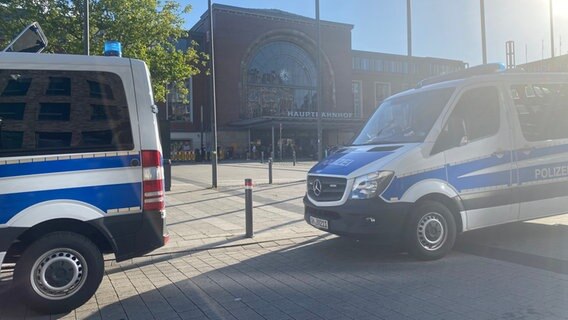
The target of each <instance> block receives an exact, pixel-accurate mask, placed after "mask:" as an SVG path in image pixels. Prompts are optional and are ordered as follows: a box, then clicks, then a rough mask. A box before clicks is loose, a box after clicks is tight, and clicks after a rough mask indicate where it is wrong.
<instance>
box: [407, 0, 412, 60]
mask: <svg viewBox="0 0 568 320" xmlns="http://www.w3.org/2000/svg"><path fill="white" fill-rule="evenodd" d="M406 38H407V39H406V42H407V47H408V56H409V57H411V56H412V0H406Z"/></svg>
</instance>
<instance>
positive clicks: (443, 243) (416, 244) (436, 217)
mask: <svg viewBox="0 0 568 320" xmlns="http://www.w3.org/2000/svg"><path fill="white" fill-rule="evenodd" d="M455 240H456V223H455V219H454V216H453V215H452V212H451V211H450V210H449V209H448V208H447V207H446V206H444V205H443V204H441V203H439V202H435V201H424V202H421V203H419V204H418V205H417V206H416V207H415V208H414V210H413V211H412V215H411V217H410V220H409V223H408V225H407V229H406V245H407V249H408V252H409V253H410V254H411V255H412V256H414V257H415V258H417V259H420V260H436V259H440V258H442V257H444V256H445V255H446V254H447V253H448V252H450V250H451V249H452V247H453V246H454V242H455Z"/></svg>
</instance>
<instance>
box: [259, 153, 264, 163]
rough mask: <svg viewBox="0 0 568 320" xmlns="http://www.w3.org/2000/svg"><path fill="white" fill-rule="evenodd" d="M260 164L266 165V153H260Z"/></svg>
mask: <svg viewBox="0 0 568 320" xmlns="http://www.w3.org/2000/svg"><path fill="white" fill-rule="evenodd" d="M260 163H264V151H261V152H260Z"/></svg>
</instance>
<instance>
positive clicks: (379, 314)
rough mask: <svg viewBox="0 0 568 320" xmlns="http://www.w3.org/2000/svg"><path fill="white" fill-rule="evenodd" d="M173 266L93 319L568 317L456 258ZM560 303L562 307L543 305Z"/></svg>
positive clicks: (286, 253)
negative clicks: (430, 260) (425, 260)
mask: <svg viewBox="0 0 568 320" xmlns="http://www.w3.org/2000/svg"><path fill="white" fill-rule="evenodd" d="M170 258H171V259H170V260H164V261H160V262H154V263H155V264H153V265H145V264H134V265H132V266H128V265H126V266H124V267H126V268H123V267H122V266H120V267H115V268H117V269H122V270H125V269H130V271H129V272H125V273H124V274H115V276H114V277H113V276H110V277H109V278H105V281H110V282H111V283H112V287H111V286H110V284H107V285H106V288H105V289H104V290H103V291H101V290H99V293H98V294H97V298H99V297H101V298H103V297H104V294H105V293H106V292H111V294H118V296H122V297H123V298H122V299H121V300H118V301H116V300H115V301H112V299H109V300H107V301H112V302H109V303H105V304H102V305H101V304H100V303H99V305H100V309H99V310H98V311H96V310H92V311H90V313H85V314H84V315H85V316H86V317H85V318H86V319H92V320H94V319H110V320H113V319H180V318H181V319H247V320H248V319H250V320H254V319H481V320H483V319H486V320H488V319H504V318H507V319H540V318H547V319H563V318H564V316H565V315H566V314H568V313H566V312H567V311H568V309H566V306H565V303H564V302H562V299H563V298H564V297H565V289H566V288H565V285H564V284H563V283H559V281H558V279H555V278H552V277H550V276H547V275H545V276H543V275H542V273H538V271H535V270H534V269H531V268H524V267H522V266H516V265H514V264H508V263H502V262H498V261H495V260H490V259H479V258H477V257H475V256H471V255H464V254H459V253H455V252H454V253H452V254H450V255H449V256H448V257H446V258H445V259H442V260H438V261H432V262H422V261H415V260H413V259H411V258H409V257H408V256H407V255H405V254H398V253H394V252H393V251H392V250H391V249H389V248H383V247H377V246H375V245H370V244H367V243H359V242H355V241H351V240H349V239H342V238H332V239H328V240H325V241H318V240H315V239H311V240H307V241H304V242H299V243H296V244H292V245H287V246H276V247H265V248H261V247H256V248H250V249H246V250H242V249H241V250H239V249H238V248H235V250H234V251H226V250H210V251H202V252H199V253H194V254H192V255H191V256H177V257H176V256H171V257H170ZM132 267H134V268H132ZM122 270H121V271H122ZM536 284H538V285H536ZM115 292H116V293H115ZM553 296H557V297H558V299H556V300H551V301H552V303H548V304H545V303H543V302H542V301H543V300H544V299H545V298H546V299H550V297H553ZM549 302H550V301H549ZM2 303H4V304H6V303H12V304H15V305H18V304H19V303H20V302H18V301H14V300H13V299H12V298H9V301H8V302H6V301H2ZM16 309H17V307H16ZM0 310H2V309H0Z"/></svg>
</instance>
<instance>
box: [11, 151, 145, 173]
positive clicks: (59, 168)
mask: <svg viewBox="0 0 568 320" xmlns="http://www.w3.org/2000/svg"><path fill="white" fill-rule="evenodd" d="M132 159H140V156H138V155H129V156H114V157H100V158H99V157H91V158H82V159H65V160H50V161H42V162H27V163H15V164H4V165H0V178H8V177H18V176H26V175H31V174H45V173H57V172H67V171H80V170H94V169H111V168H123V167H129V166H130V161H132Z"/></svg>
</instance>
